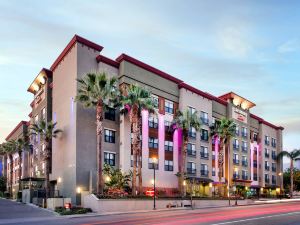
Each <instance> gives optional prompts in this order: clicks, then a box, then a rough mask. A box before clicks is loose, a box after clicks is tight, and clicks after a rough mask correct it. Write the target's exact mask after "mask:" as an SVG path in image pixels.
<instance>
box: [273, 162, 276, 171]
mask: <svg viewBox="0 0 300 225" xmlns="http://www.w3.org/2000/svg"><path fill="white" fill-rule="evenodd" d="M272 172H276V163H272Z"/></svg>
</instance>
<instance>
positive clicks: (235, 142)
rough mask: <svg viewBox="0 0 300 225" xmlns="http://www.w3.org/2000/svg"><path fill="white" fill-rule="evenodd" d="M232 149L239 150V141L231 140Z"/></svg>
mask: <svg viewBox="0 0 300 225" xmlns="http://www.w3.org/2000/svg"><path fill="white" fill-rule="evenodd" d="M233 149H235V150H239V140H238V139H234V140H233Z"/></svg>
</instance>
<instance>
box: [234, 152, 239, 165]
mask: <svg viewBox="0 0 300 225" xmlns="http://www.w3.org/2000/svg"><path fill="white" fill-rule="evenodd" d="M233 163H234V164H239V163H240V162H239V155H238V154H235V153H234V154H233Z"/></svg>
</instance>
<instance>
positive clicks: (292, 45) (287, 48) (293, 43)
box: [277, 38, 300, 53]
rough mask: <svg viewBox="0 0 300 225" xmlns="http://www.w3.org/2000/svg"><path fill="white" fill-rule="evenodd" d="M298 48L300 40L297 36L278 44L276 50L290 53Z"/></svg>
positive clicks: (299, 48)
mask: <svg viewBox="0 0 300 225" xmlns="http://www.w3.org/2000/svg"><path fill="white" fill-rule="evenodd" d="M299 50H300V40H299V39H298V38H295V39H291V40H288V41H286V42H285V43H283V44H281V45H280V46H278V48H277V51H278V52H279V53H290V52H296V51H299Z"/></svg>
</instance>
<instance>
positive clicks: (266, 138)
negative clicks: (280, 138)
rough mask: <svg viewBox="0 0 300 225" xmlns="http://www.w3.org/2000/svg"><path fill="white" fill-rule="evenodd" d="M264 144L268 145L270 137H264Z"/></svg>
mask: <svg viewBox="0 0 300 225" xmlns="http://www.w3.org/2000/svg"><path fill="white" fill-rule="evenodd" d="M265 144H266V145H270V137H269V136H265Z"/></svg>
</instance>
